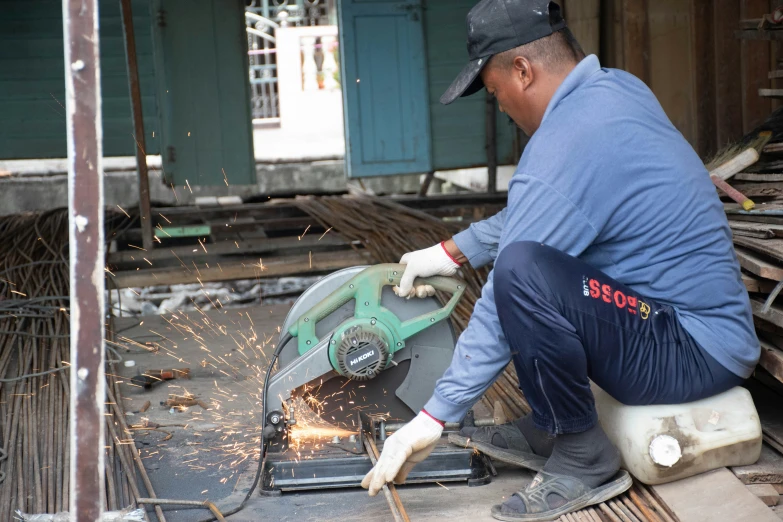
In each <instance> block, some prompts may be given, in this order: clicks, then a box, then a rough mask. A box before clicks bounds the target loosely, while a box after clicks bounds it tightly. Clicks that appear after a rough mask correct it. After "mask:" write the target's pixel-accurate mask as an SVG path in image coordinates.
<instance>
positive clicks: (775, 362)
mask: <svg viewBox="0 0 783 522" xmlns="http://www.w3.org/2000/svg"><path fill="white" fill-rule="evenodd" d="M759 341H760V342H761V358H760V359H759V365H760V366H761V367H762V368H764V369H765V370H767V371H768V372H769V373H770V375H772V376H773V377H775V378H776V379H777V380H778V381H780V382H783V351H782V350H780V348H778V347H776V346H774V345H773V344H771V343H768V342H766V341H765V340H763V339H759ZM773 393H774V392H773ZM780 420H781V424H780V430H779V435H774V436H772V435H771V436H772V437H773V438H774V439H775V441H776V442H777V443H778V444H783V419H780Z"/></svg>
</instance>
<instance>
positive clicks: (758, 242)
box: [734, 236, 783, 261]
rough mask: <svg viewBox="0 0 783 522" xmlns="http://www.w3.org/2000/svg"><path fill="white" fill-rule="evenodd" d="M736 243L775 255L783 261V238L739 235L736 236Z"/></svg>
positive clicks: (771, 255) (774, 256)
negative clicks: (757, 237)
mask: <svg viewBox="0 0 783 522" xmlns="http://www.w3.org/2000/svg"><path fill="white" fill-rule="evenodd" d="M734 243H735V244H737V245H740V246H744V247H747V248H750V249H751V250H755V251H756V252H760V253H762V254H765V255H768V256H770V257H773V258H775V259H776V260H778V261H783V240H780V239H755V238H752V237H741V236H737V237H735V238H734Z"/></svg>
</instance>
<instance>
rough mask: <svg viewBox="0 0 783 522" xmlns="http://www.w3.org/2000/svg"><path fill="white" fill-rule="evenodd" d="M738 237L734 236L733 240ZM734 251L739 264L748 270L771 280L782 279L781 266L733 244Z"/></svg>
mask: <svg viewBox="0 0 783 522" xmlns="http://www.w3.org/2000/svg"><path fill="white" fill-rule="evenodd" d="M738 239H740V238H738V237H737V238H735V242H736V240H738ZM734 251H735V252H736V254H737V260H738V261H739V264H740V266H741V267H742V268H744V269H745V270H747V271H748V272H752V273H754V274H756V275H757V276H759V277H763V278H765V279H771V280H773V281H780V280H781V279H783V266H778V265H775V264H773V263H770V262H769V261H767V260H765V259H762V258H761V257H759V256H758V255H757V254H756V253H754V252H751V251H750V250H746V249H744V248H742V247H737V246H735V247H734Z"/></svg>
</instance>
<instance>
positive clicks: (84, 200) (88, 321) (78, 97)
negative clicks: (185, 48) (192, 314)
mask: <svg viewBox="0 0 783 522" xmlns="http://www.w3.org/2000/svg"><path fill="white" fill-rule="evenodd" d="M63 38H64V44H65V45H64V47H65V104H66V106H65V109H66V111H65V112H66V129H67V146H68V221H69V227H68V228H69V237H70V242H69V254H70V287H71V288H70V296H71V298H70V306H71V309H70V322H71V371H70V372H69V373H70V379H71V383H70V387H71V394H70V412H69V417H70V419H69V435H70V476H69V482H70V491H69V495H70V500H69V506H70V512H71V520H74V521H77V522H81V521H85V522H86V521H90V522H94V521H96V520H100V519H101V517H102V514H103V504H102V501H103V499H104V498H105V494H104V488H105V485H104V467H103V458H104V451H105V450H104V433H103V428H104V418H103V405H104V402H105V400H106V389H105V388H106V377H105V374H104V369H103V333H104V329H103V328H104V327H103V301H104V296H103V292H104V283H103V282H104V274H103V268H104V244H103V168H102V156H103V128H102V126H101V81H100V52H99V46H98V1H97V0H63Z"/></svg>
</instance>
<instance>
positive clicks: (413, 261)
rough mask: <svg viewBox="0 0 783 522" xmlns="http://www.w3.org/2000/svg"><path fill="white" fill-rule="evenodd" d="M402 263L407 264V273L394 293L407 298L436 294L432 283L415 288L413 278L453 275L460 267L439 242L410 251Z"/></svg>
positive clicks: (403, 257) (401, 260)
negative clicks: (422, 248)
mask: <svg viewBox="0 0 783 522" xmlns="http://www.w3.org/2000/svg"><path fill="white" fill-rule="evenodd" d="M400 264H403V265H407V266H406V267H405V273H403V274H402V279H401V280H400V286H395V287H394V293H396V294H397V295H398V296H400V297H407V298H411V297H414V296H416V297H428V296H432V295H435V289H434V288H432V287H431V286H430V285H421V286H419V287H417V288H414V287H413V280H414V279H416V278H417V277H431V276H434V275H441V276H453V275H454V274H456V273H457V269H458V268H459V267H460V265H459V263H457V262H456V261H454V259H452V258H451V256H450V255H449V254H448V252H446V247H445V246H444V245H443V243H438V244H437V245H434V246H431V247H429V248H425V249H424V250H416V251H415V252H408V253H407V254H405V255H404V256H402V259H400Z"/></svg>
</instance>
